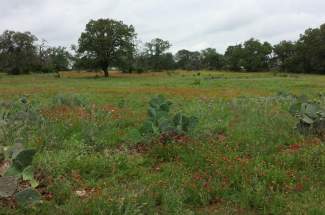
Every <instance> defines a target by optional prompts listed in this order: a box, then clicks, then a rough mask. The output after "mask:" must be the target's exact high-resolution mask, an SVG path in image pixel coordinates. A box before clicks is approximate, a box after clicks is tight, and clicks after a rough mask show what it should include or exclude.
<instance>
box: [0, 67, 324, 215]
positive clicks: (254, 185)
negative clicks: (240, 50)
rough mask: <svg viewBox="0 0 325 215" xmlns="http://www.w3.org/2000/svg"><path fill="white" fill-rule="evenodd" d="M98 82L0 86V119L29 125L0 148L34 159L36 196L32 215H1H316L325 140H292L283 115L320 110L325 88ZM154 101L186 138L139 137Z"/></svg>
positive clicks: (241, 80) (29, 80)
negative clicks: (17, 148)
mask: <svg viewBox="0 0 325 215" xmlns="http://www.w3.org/2000/svg"><path fill="white" fill-rule="evenodd" d="M99 76H100V75H99V74H97V75H96V74H94V73H86V72H63V73H61V74H60V78H58V77H56V75H53V74H48V75H46V74H39V75H38V74H33V75H20V76H8V75H1V74H0V102H1V111H2V112H10V113H11V114H15V113H17V112H20V111H22V110H24V111H25V112H26V113H28V114H30V115H33V117H30V118H28V117H27V118H28V119H27V118H26V119H24V120H23V121H22V122H21V123H22V125H21V126H20V127H19V128H17V127H16V126H15V124H14V123H13V124H11V125H10V126H6V127H3V128H2V130H3V132H2V136H0V138H1V139H0V141H1V143H2V144H6V145H14V144H16V143H17V142H19V143H21V144H22V145H24V146H25V147H26V148H34V149H36V150H37V153H36V155H35V157H34V159H33V163H32V166H33V170H34V175H35V179H36V180H37V181H38V183H39V186H38V187H37V188H36V190H37V191H38V192H39V193H40V194H41V196H42V202H41V203H37V204H35V205H33V206H31V207H21V206H19V205H18V206H17V204H16V203H15V201H14V200H13V199H8V198H7V199H4V198H3V199H1V200H0V205H1V207H0V214H315V215H316V214H323V213H325V148H324V138H323V137H322V136H315V135H302V134H300V133H299V132H297V131H296V130H295V125H296V124H297V121H298V120H297V119H296V118H294V117H293V116H292V115H290V113H289V108H290V106H291V105H292V104H293V103H294V102H295V100H296V97H295V96H300V95H305V96H307V97H308V98H309V99H310V100H317V101H318V102H320V103H321V105H323V106H324V105H325V76H321V75H296V74H288V75H286V74H283V73H281V74H276V73H271V72H270V73H232V72H208V71H201V72H183V71H174V72H162V73H143V74H122V73H118V72H112V74H111V77H110V78H109V79H107V78H102V77H99ZM157 95H163V96H164V97H165V99H166V100H168V101H170V102H172V105H171V107H170V112H171V114H176V113H183V114H185V115H188V116H194V117H196V118H197V119H198V122H197V124H196V126H195V127H193V129H190V130H189V131H188V132H186V134H184V135H179V136H176V137H172V138H169V139H168V140H167V141H166V140H165V139H166V138H165V137H164V136H161V135H149V136H148V135H146V136H144V135H143V134H142V132H141V127H142V126H143V124H144V122H145V121H146V120H147V118H148V107H149V101H150V99H152V98H153V97H154V96H157ZM21 98H24V101H25V100H26V101H25V102H24V103H23V104H21ZM12 107H15V108H12ZM0 126H1V125H0ZM0 171H1V168H0ZM19 186H20V187H24V186H28V185H26V183H24V182H20V184H19ZM18 189H21V188H18Z"/></svg>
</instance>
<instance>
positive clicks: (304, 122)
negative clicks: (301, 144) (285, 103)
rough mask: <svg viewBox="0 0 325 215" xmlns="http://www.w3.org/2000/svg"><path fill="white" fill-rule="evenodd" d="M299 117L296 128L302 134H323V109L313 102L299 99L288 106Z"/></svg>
mask: <svg viewBox="0 0 325 215" xmlns="http://www.w3.org/2000/svg"><path fill="white" fill-rule="evenodd" d="M289 111H290V113H291V114H292V115H293V116H295V117H297V118H298V119H299V123H298V124H297V129H298V131H299V132H301V133H303V134H318V135H322V134H325V109H324V108H322V107H321V106H320V104H317V103H315V102H308V101H299V102H297V103H295V104H293V105H292V106H291V107H290V110H289Z"/></svg>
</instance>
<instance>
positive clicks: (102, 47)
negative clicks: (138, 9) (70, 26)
mask: <svg viewBox="0 0 325 215" xmlns="http://www.w3.org/2000/svg"><path fill="white" fill-rule="evenodd" d="M135 37H136V33H135V30H134V27H133V26H132V25H130V26H128V25H125V24H124V23H123V22H122V21H115V20H112V19H98V20H91V21H90V22H89V23H88V24H87V25H86V30H85V32H83V33H82V34H81V36H80V38H79V41H78V43H79V48H78V53H79V57H80V59H84V60H86V62H89V63H90V64H92V66H94V67H96V68H100V69H102V70H103V71H104V73H105V77H108V75H109V74H108V67H109V66H119V67H121V66H122V65H124V64H125V63H126V62H125V59H124V57H125V56H130V55H132V54H133V52H134V50H135V45H134V39H135Z"/></svg>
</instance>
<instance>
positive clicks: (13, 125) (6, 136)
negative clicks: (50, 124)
mask: <svg viewBox="0 0 325 215" xmlns="http://www.w3.org/2000/svg"><path fill="white" fill-rule="evenodd" d="M42 123H43V117H42V116H41V115H40V114H39V111H38V109H37V108H35V105H33V104H32V103H31V102H30V101H29V100H28V99H27V98H26V97H21V98H20V99H19V100H17V101H14V102H0V144H1V145H3V146H10V145H13V144H15V143H16V142H18V141H19V142H21V141H22V140H25V141H26V140H28V137H29V136H30V135H29V134H30V133H29V131H30V130H33V129H34V128H35V126H39V125H41V124H42Z"/></svg>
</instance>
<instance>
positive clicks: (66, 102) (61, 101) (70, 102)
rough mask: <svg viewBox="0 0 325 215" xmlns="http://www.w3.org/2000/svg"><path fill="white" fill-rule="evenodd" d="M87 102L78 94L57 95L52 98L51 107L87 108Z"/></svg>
mask: <svg viewBox="0 0 325 215" xmlns="http://www.w3.org/2000/svg"><path fill="white" fill-rule="evenodd" d="M88 104H89V101H88V100H87V98H85V97H84V96H81V95H78V94H58V95H56V96H54V97H53V99H52V105H53V106H68V107H87V105H88Z"/></svg>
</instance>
